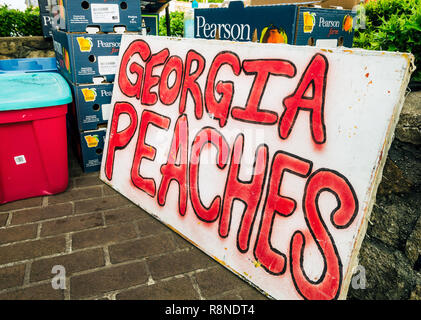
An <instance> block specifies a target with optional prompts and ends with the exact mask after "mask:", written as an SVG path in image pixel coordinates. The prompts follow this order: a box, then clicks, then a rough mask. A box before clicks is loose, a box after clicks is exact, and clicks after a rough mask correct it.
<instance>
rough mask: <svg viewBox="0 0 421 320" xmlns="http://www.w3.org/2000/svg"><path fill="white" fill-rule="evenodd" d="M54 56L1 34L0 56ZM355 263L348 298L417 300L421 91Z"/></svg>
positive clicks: (37, 40) (407, 114) (35, 43)
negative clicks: (359, 280) (358, 281)
mask: <svg viewBox="0 0 421 320" xmlns="http://www.w3.org/2000/svg"><path fill="white" fill-rule="evenodd" d="M53 56H54V51H53V50H52V42H51V40H49V41H48V40H45V39H44V38H43V37H20V38H0V59H12V58H25V57H28V58H29V57H53ZM359 265H360V266H362V267H364V269H363V270H365V277H366V283H365V288H364V289H361V288H359V289H354V288H352V285H351V286H350V289H349V293H348V298H349V299H421V91H418V92H412V93H410V94H409V95H408V96H407V98H406V100H405V105H404V107H403V110H402V113H401V115H400V120H399V123H398V126H397V128H396V131H395V139H394V141H393V143H392V146H391V148H390V150H389V154H388V158H387V161H386V165H385V168H384V171H383V178H382V182H381V183H380V185H379V189H378V193H377V200H376V204H375V205H374V208H373V212H372V214H371V218H370V223H369V226H368V230H367V234H366V237H365V239H364V241H363V244H362V247H361V251H360V255H359ZM360 287H361V286H360Z"/></svg>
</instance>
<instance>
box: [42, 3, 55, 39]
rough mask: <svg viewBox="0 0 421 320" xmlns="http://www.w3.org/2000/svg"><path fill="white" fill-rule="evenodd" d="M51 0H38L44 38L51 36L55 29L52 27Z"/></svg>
mask: <svg viewBox="0 0 421 320" xmlns="http://www.w3.org/2000/svg"><path fill="white" fill-rule="evenodd" d="M49 1H50V0H38V6H39V15H40V18H41V26H42V33H43V35H44V38H51V37H52V35H53V30H52V28H51V14H50V5H51V4H50V2H49Z"/></svg>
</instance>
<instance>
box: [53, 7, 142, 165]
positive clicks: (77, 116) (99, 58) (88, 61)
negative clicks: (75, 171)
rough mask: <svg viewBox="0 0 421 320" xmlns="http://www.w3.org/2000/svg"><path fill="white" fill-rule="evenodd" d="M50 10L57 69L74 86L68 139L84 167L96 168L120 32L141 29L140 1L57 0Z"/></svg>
mask: <svg viewBox="0 0 421 320" xmlns="http://www.w3.org/2000/svg"><path fill="white" fill-rule="evenodd" d="M53 1H54V0H53ZM53 6H54V4H53ZM51 13H52V15H53V17H52V21H53V32H52V34H53V43H54V51H55V53H56V59H57V69H58V71H59V72H60V73H61V74H62V75H63V77H64V78H65V79H66V80H67V81H68V83H69V85H70V87H71V89H72V92H73V104H72V108H71V109H70V110H69V112H68V133H69V137H70V143H71V144H72V146H73V147H74V148H75V149H76V153H77V155H78V156H79V159H80V162H81V164H82V168H83V169H84V171H86V172H91V171H97V170H99V168H100V165H101V159H102V150H103V148H104V138H105V132H106V125H107V122H108V117H109V111H110V104H111V96H112V90H113V82H114V77H115V72H116V68H117V63H118V54H119V49H120V42H121V37H122V33H123V32H128V33H129V32H130V33H133V32H135V33H139V32H140V30H141V27H142V17H141V9H140V1H139V0H125V1H122V0H107V1H104V0H58V3H56V4H55V7H54V8H51ZM116 31H118V32H116Z"/></svg>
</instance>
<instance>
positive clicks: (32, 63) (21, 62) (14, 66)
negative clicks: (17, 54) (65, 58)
mask: <svg viewBox="0 0 421 320" xmlns="http://www.w3.org/2000/svg"><path fill="white" fill-rule="evenodd" d="M42 71H47V72H48V71H50V72H51V71H57V66H56V58H25V59H9V60H0V73H7V72H42Z"/></svg>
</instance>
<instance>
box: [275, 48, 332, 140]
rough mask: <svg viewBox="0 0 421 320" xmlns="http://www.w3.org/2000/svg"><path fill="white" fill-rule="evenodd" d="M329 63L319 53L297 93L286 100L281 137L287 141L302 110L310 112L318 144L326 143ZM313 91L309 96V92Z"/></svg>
mask: <svg viewBox="0 0 421 320" xmlns="http://www.w3.org/2000/svg"><path fill="white" fill-rule="evenodd" d="M327 70H328V62H327V59H326V57H325V56H323V55H321V54H319V53H317V54H315V55H314V56H313V58H312V59H311V61H310V63H309V64H308V66H307V68H306V70H305V71H304V74H303V76H302V77H301V80H300V82H299V83H298V86H297V88H296V89H295V92H294V93H293V94H292V95H290V96H288V97H286V98H285V99H284V102H283V103H284V106H285V110H284V112H283V113H282V115H281V118H280V120H279V137H280V138H281V139H287V138H288V137H289V135H290V133H291V130H292V127H293V125H294V123H295V120H296V119H297V116H298V111H299V110H300V109H303V110H307V111H310V129H311V134H312V137H313V140H314V142H315V143H317V144H322V143H325V142H326V128H325V124H324V115H323V112H324V110H323V109H324V102H325V91H326V76H327ZM309 90H310V91H311V95H310V96H308V95H307V92H308V91H309Z"/></svg>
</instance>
